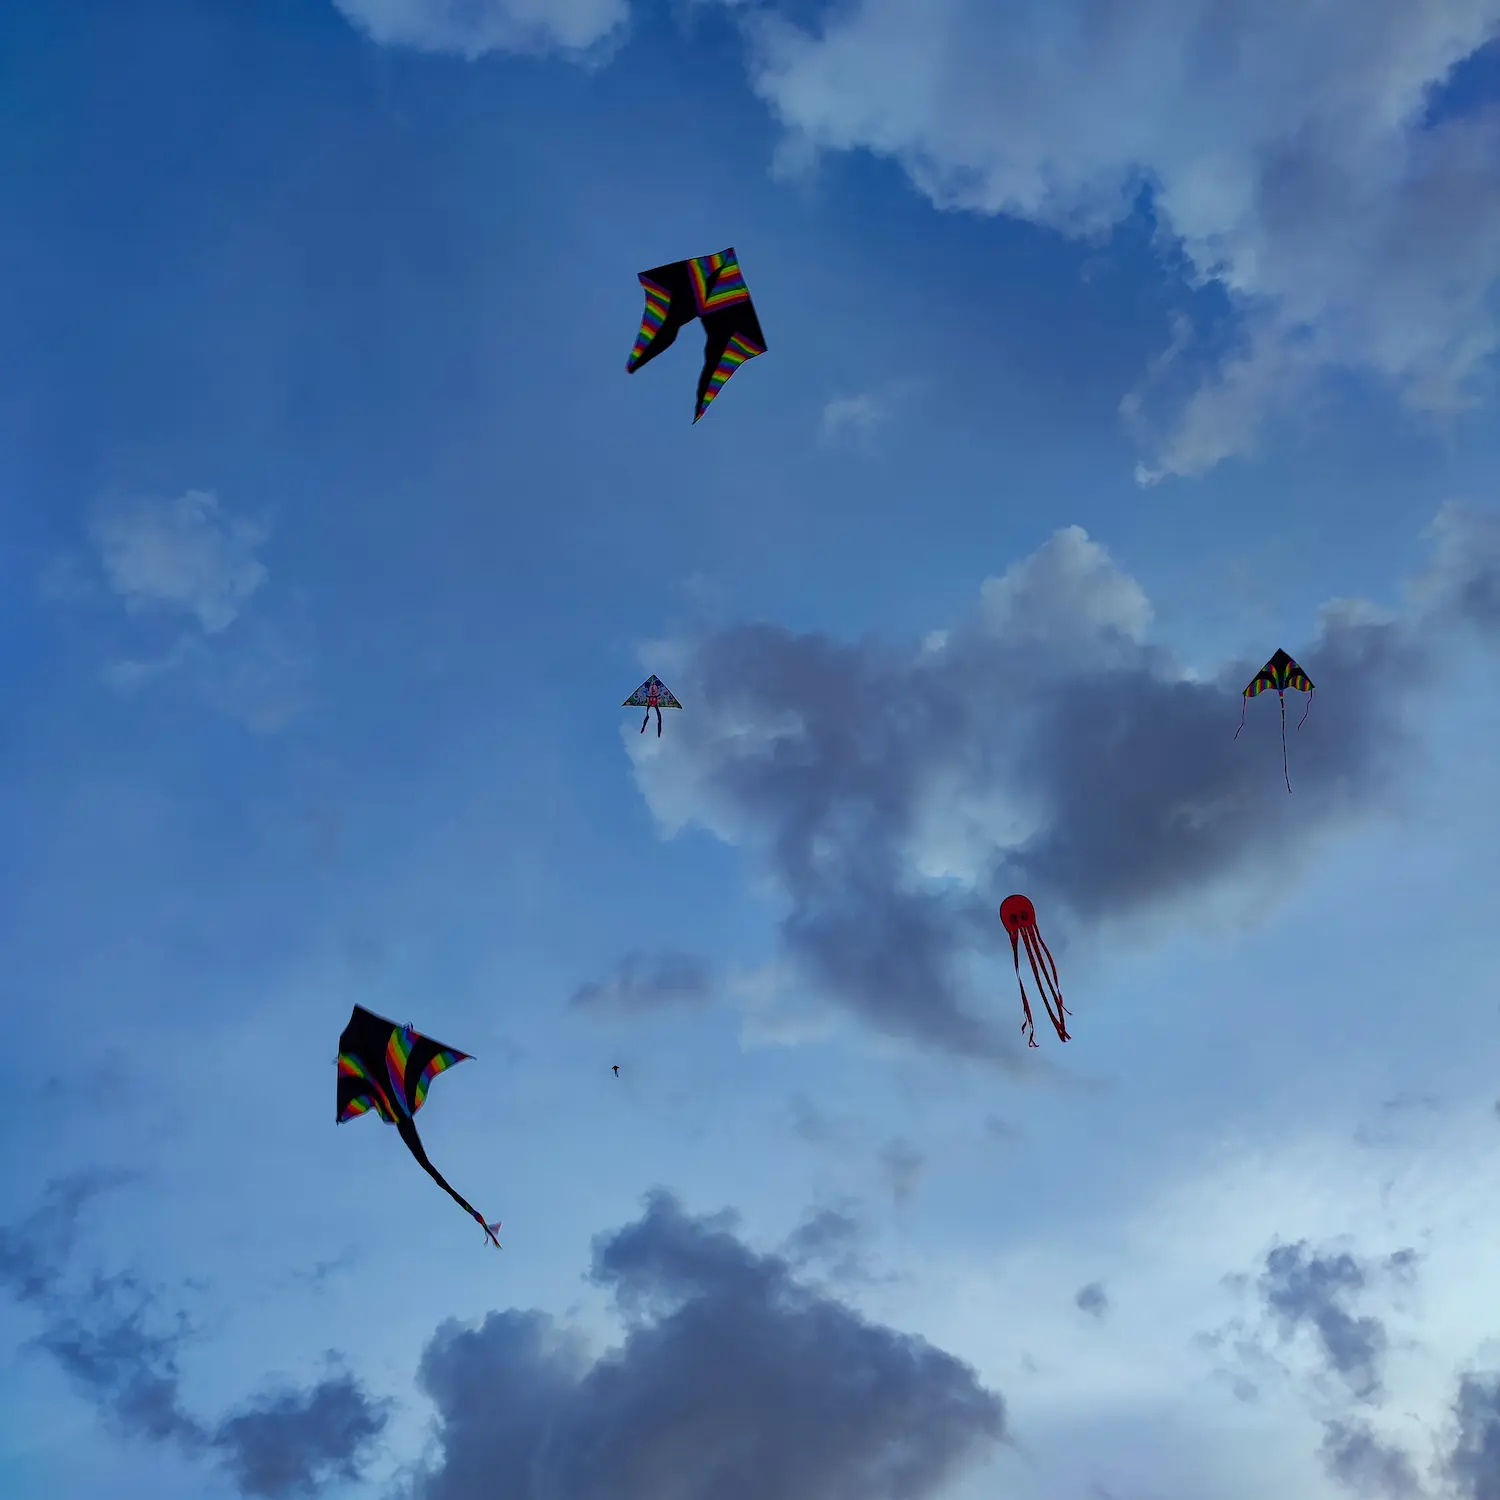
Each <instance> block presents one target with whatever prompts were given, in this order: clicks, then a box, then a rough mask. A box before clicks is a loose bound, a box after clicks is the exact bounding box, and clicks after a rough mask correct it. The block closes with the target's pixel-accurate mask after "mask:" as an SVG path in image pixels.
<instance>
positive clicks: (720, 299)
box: [625, 245, 766, 423]
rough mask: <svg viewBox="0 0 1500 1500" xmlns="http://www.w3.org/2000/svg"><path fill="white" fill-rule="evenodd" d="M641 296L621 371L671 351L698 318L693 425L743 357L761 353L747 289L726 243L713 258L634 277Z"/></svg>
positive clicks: (763, 346)
mask: <svg viewBox="0 0 1500 1500" xmlns="http://www.w3.org/2000/svg"><path fill="white" fill-rule="evenodd" d="M637 279H638V280H639V281H640V283H641V287H642V288H643V290H644V291H645V293H646V310H645V312H644V313H643V314H642V315H641V329H640V332H639V333H638V334H636V338H635V347H634V348H632V349H631V351H630V358H629V359H628V360H627V361H626V362H625V368H626V370H627V371H628V372H629V373H630V374H632V375H633V374H634V373H635V372H636V371H637V370H638V369H640V367H641V366H642V365H644V364H647V363H649V362H650V361H651V360H653V359H655V358H656V356H657V355H658V354H660V353H661V352H662V350H664V349H668V348H670V347H671V345H672V344H673V342H674V341H675V340H676V338H677V335H678V333H679V332H680V331H681V330H682V328H683V327H684V325H686V324H688V323H691V322H692V321H693V319H694V318H701V319H702V320H703V332H704V343H703V369H702V371H701V373H700V374H699V376H698V399H697V404H696V406H695V407H694V412H693V421H694V422H695V423H696V422H697V421H698V420H699V419H700V418H701V417H702V416H703V414H704V412H706V411H707V410H708V408H709V404H710V403H711V402H712V401H713V399H714V397H715V396H717V395H718V394H719V392H720V391H721V390H723V389H724V386H725V383H726V382H727V381H728V379H729V377H730V376H731V375H733V374H734V372H735V371H736V370H737V369H739V367H740V366H741V365H742V364H744V363H745V361H746V360H747V359H754V358H755V356H756V355H757V354H764V353H765V352H766V337H765V334H764V333H762V332H761V327H760V319H759V318H758V317H757V316H756V313H755V304H754V303H753V302H752V301H751V300H750V289H749V288H748V287H747V286H746V285H745V277H744V273H743V272H742V271H741V270H740V263H739V259H738V257H737V256H736V255H735V253H734V247H733V246H732V245H731V246H730V247H729V248H728V249H727V250H720V251H718V252H717V253H716V254H714V255H700V256H696V257H694V258H693V259H692V260H679V261H673V262H672V263H671V264H670V265H665V266H653V267H652V269H651V270H649V271H642V272H640V273H639V275H638V277H637Z"/></svg>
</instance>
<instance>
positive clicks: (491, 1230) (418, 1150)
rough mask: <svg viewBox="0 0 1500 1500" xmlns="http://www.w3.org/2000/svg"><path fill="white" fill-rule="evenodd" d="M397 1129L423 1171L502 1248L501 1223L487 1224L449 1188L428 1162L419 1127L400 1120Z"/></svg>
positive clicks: (490, 1240)
mask: <svg viewBox="0 0 1500 1500" xmlns="http://www.w3.org/2000/svg"><path fill="white" fill-rule="evenodd" d="M396 1129H397V1130H399V1131H400V1132H401V1139H402V1140H403V1141H405V1142H406V1149H407V1150H408V1151H410V1152H411V1154H412V1155H413V1156H415V1157H416V1159H417V1161H418V1163H419V1164H420V1165H421V1168H422V1170H423V1171H424V1172H426V1173H427V1175H428V1176H429V1177H431V1178H432V1180H433V1181H434V1182H435V1183H437V1185H438V1186H439V1187H440V1188H442V1190H443V1191H444V1192H445V1193H447V1195H448V1196H449V1197H450V1198H452V1199H453V1201H454V1202H455V1203H456V1204H458V1206H459V1207H460V1208H461V1209H463V1211H464V1212H465V1213H466V1214H468V1215H469V1216H470V1218H472V1219H473V1220H474V1222H475V1223H476V1224H478V1225H479V1226H480V1228H481V1229H483V1230H484V1232H485V1235H486V1237H487V1238H488V1239H489V1242H490V1243H491V1244H492V1245H493V1246H494V1247H495V1248H496V1249H497V1250H498V1249H499V1248H500V1241H499V1240H498V1239H497V1238H496V1237H495V1231H496V1230H497V1229H498V1228H499V1227H500V1221H499V1220H498V1219H497V1220H496V1221H495V1222H494V1223H493V1224H487V1223H486V1222H485V1218H484V1215H483V1214H482V1213H480V1212H479V1210H478V1209H477V1208H475V1207H474V1205H473V1204H472V1203H470V1202H469V1201H468V1199H466V1198H462V1197H460V1196H459V1195H458V1194H457V1193H456V1192H454V1190H453V1189H452V1188H451V1187H450V1186H449V1184H448V1180H447V1178H445V1177H444V1176H443V1174H442V1173H441V1172H439V1171H438V1169H437V1168H436V1167H435V1166H433V1164H432V1163H431V1162H430V1161H428V1159H427V1152H426V1151H425V1150H423V1148H422V1138H421V1136H419V1135H418V1134H417V1127H416V1125H415V1124H413V1122H412V1121H411V1120H398V1121H397V1122H396Z"/></svg>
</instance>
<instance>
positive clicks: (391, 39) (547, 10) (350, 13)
mask: <svg viewBox="0 0 1500 1500" xmlns="http://www.w3.org/2000/svg"><path fill="white" fill-rule="evenodd" d="M334 4H335V5H336V6H337V7H338V9H339V10H340V11H342V12H343V14H344V16H345V17H346V18H347V19H348V20H349V22H350V23H351V24H352V25H354V26H356V27H358V28H359V30H361V31H363V32H364V33H365V34H366V35H367V36H369V37H370V38H371V40H373V41H376V42H379V43H381V44H382V45H384V46H388V47H410V48H413V49H414V50H416V51H419V52H452V53H457V54H458V55H459V56H461V57H466V58H468V59H470V60H471V61H472V60H473V59H474V58H476V57H482V56H483V55H484V54H485V53H487V52H517V53H532V54H536V53H545V52H552V51H561V52H571V53H585V52H589V51H590V50H591V49H593V48H595V47H597V46H598V45H599V44H600V43H602V42H604V41H606V40H607V39H609V38H610V37H612V36H613V35H615V34H616V33H617V32H618V31H619V29H620V28H621V27H622V26H624V24H625V22H626V21H627V20H629V18H630V7H629V5H628V3H627V0H334Z"/></svg>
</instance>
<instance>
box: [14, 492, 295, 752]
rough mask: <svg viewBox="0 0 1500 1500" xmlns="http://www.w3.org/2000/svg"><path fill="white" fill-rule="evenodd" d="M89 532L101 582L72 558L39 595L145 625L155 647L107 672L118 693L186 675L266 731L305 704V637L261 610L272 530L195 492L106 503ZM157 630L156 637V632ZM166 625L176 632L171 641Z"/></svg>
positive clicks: (212, 699)
mask: <svg viewBox="0 0 1500 1500" xmlns="http://www.w3.org/2000/svg"><path fill="white" fill-rule="evenodd" d="M88 532H89V539H90V541H91V542H92V544H93V547H94V549H95V553H96V556H97V564H98V568H97V578H98V580H99V583H96V582H95V581H94V579H91V578H90V577H89V575H88V574H87V573H85V572H84V571H83V569H82V567H81V565H80V563H79V562H78V561H77V560H76V559H71V558H64V559H61V560H58V561H55V562H54V563H53V564H51V565H50V566H49V567H48V568H47V569H46V570H44V573H43V575H42V581H41V587H42V592H43V596H44V597H45V598H47V599H48V600H49V601H51V602H53V603H56V604H64V605H72V606H84V605H87V604H92V603H97V602H98V601H99V600H100V599H101V598H111V597H112V598H114V599H116V600H118V601H119V603H120V604H122V605H123V606H124V608H125V611H126V613H127V614H128V615H130V616H132V617H134V618H135V619H136V620H137V621H139V623H140V626H141V628H142V631H143V633H144V634H145V635H146V637H147V640H146V641H143V642H142V643H141V644H142V645H143V646H144V647H145V649H138V650H136V651H133V652H131V653H129V654H126V655H119V656H116V657H115V658H114V659H113V660H111V661H109V662H107V663H106V664H105V665H104V667H103V668H102V671H101V676H102V678H103V680H104V682H105V684H106V685H107V686H108V687H109V688H111V689H112V690H113V691H115V692H117V693H120V694H121V695H122V696H127V697H129V696H132V695H134V694H137V693H141V692H144V691H146V690H148V689H151V688H155V687H158V686H161V685H164V684H166V683H168V682H170V681H172V680H174V679H178V678H182V679H185V680H187V681H188V682H189V683H190V685H191V688H192V690H193V691H195V692H196V693H197V695H198V696H199V697H200V698H201V699H202V700H203V701H204V702H205V703H207V704H208V705H209V706H211V707H212V708H214V709H217V710H218V711H219V712H222V713H225V714H227V715H229V716H230V717H231V718H236V719H239V720H240V721H241V722H242V723H244V724H245V725H247V726H248V727H249V728H251V729H253V730H255V731H257V732H260V733H270V732H272V731H275V730H277V729H280V728H281V727H283V726H284V725H285V724H287V723H288V722H289V721H290V720H291V719H292V718H294V717H295V716H296V715H297V714H298V713H299V712H300V711H301V710H302V709H303V707H305V705H306V702H307V696H308V684H309V680H310V677H311V672H312V658H311V655H310V653H309V651H308V649H307V648H306V646H305V644H303V643H302V641H301V639H299V638H294V637H300V636H303V635H305V633H306V632H305V630H300V629H293V628H290V627H289V622H288V621H287V619H286V618H285V617H283V618H282V619H279V620H278V619H276V618H275V617H272V616H268V615H267V613H266V610H265V608H264V606H263V605H259V604H257V602H256V601H257V600H258V598H259V597H260V596H261V595H262V592H263V590H264V589H265V587H266V585H267V583H268V582H269V579H270V572H269V569H268V568H267V566H266V564H265V562H264V561H263V560H262V558H261V555H260V553H261V549H262V548H263V546H264V545H265V543H266V541H267V539H268V537H269V528H268V527H267V526H266V525H265V524H264V523H262V522H259V521H253V520H250V519H248V518H246V517H243V516H237V515H234V514H232V513H231V512H229V511H228V510H226V509H225V508H224V507H223V506H222V505H221V504H220V502H219V500H218V497H217V496H215V495H214V494H212V493H211V492H209V491H206V490H189V491H187V492H186V493H185V494H183V495H180V496H178V497H177V498H176V499H170V500H168V499H160V498H155V499H152V498H139V497H137V498H133V499H128V500H122V499H118V498H116V499H111V500H107V501H105V502H103V503H102V504H101V505H99V506H98V507H97V508H96V510H95V512H94V514H93V516H92V518H91V520H90V522H89V528H88ZM101 583H102V588H101V587H100V584H101ZM252 610H254V611H255V613H254V614H253V615H252V614H250V611H252ZM283 616H284V612H283ZM153 622H155V624H156V627H157V628H156V630H155V631H154V632H153V631H151V630H149V629H147V628H146V627H147V626H149V625H150V624H151V623H153ZM163 627H165V628H167V629H169V630H171V631H172V633H173V638H172V639H170V640H169V641H168V643H167V644H165V645H163V644H161V642H160V634H161V630H162V628H163Z"/></svg>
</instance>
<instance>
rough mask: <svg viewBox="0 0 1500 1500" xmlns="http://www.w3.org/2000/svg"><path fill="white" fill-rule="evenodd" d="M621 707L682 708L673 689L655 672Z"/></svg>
mask: <svg viewBox="0 0 1500 1500" xmlns="http://www.w3.org/2000/svg"><path fill="white" fill-rule="evenodd" d="M620 707H621V708H681V707H682V705H681V704H680V703H679V702H678V701H677V700H676V698H674V697H673V696H672V691H671V689H670V688H669V687H668V686H667V685H666V683H664V682H663V681H662V680H661V678H660V677H658V676H656V674H655V673H654V672H653V673H652V675H651V676H650V677H648V678H647V679H646V680H645V681H644V682H643V683H642V684H641V685H640V686H639V687H638V688H637V689H636V690H635V691H634V692H633V693H632V694H631V695H630V696H629V697H628V698H627V699H626V700H625V701H624V702H623V703H622V704H621V705H620Z"/></svg>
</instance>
